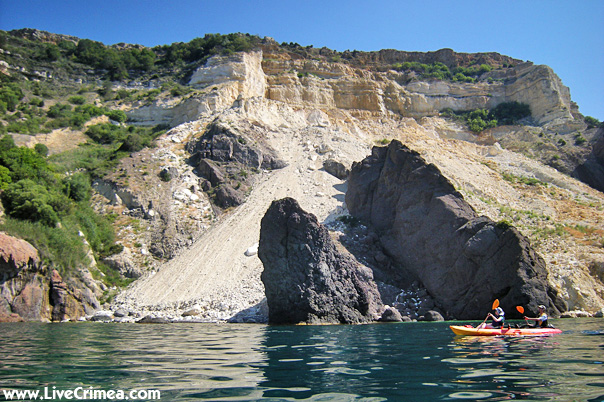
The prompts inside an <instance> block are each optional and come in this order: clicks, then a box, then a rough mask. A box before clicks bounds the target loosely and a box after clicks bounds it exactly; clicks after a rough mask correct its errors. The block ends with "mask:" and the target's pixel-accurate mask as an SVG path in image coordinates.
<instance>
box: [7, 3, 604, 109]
mask: <svg viewBox="0 0 604 402" xmlns="http://www.w3.org/2000/svg"><path fill="white" fill-rule="evenodd" d="M18 28H37V29H41V30H45V31H50V32H54V33H62V34H68V35H74V36H78V37H80V38H88V39H93V40H97V41H100V42H103V43H105V44H107V45H111V44H114V43H119V42H127V43H137V44H142V45H146V46H155V45H162V44H170V43H173V42H188V41H190V40H191V39H193V38H195V37H200V36H203V35H204V34H206V33H221V34H227V33H231V32H243V33H249V34H255V35H259V36H262V37H263V36H270V37H272V38H274V39H275V40H276V41H277V42H279V43H281V42H296V43H299V44H301V45H303V46H307V45H313V46H314V47H323V46H326V47H328V48H330V49H334V50H338V51H344V50H364V51H371V50H380V49H398V50H409V51H434V50H438V49H442V48H451V49H453V50H455V51H458V52H490V51H494V52H498V53H502V54H506V55H508V56H511V57H514V58H517V59H521V60H530V61H532V62H534V63H536V64H547V65H549V66H550V67H552V68H553V69H554V71H555V72H556V73H557V74H558V75H559V76H560V78H561V79H562V82H563V83H564V84H565V85H566V86H568V87H569V88H570V91H571V97H572V99H573V100H574V101H575V102H577V103H578V105H579V110H580V111H581V113H583V114H584V115H588V116H593V117H596V118H598V119H599V120H604V0H580V1H570V0H564V1H562V0H550V1H546V0H521V1H515V0H496V1H492V0H477V1H463V0H415V1H393V0H391V1H379V0H374V1H369V0H362V1H361V0H347V1H339V0H337V1H327V0H324V1H316V0H307V1H299V2H298V1H296V2H295V1H287V0H280V1H279V0H266V1H263V0H247V1H245V0H230V1H228V0H223V1H217V0H169V1H159V0H117V1H116V0H102V1H100V0H99V1H94V0H56V1H52V0H44V1H41V0H0V29H2V30H11V29H18Z"/></svg>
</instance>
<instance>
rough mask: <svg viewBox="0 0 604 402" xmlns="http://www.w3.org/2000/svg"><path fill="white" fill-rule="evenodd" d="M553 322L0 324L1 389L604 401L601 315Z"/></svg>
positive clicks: (217, 396) (222, 396) (189, 397)
mask: <svg viewBox="0 0 604 402" xmlns="http://www.w3.org/2000/svg"><path fill="white" fill-rule="evenodd" d="M556 324H557V326H558V327H559V328H561V329H563V330H564V331H565V332H564V333H563V334H560V335H555V336H550V337H540V338H473V337H456V336H455V335H453V333H452V332H451V331H450V330H449V328H448V325H449V323H403V324H375V325H361V326H266V325H234V324H228V325H214V324H167V325H141V324H101V323H77V324H32V323H17V324H0V389H3V390H6V389H20V390H26V389H43V388H44V387H47V388H52V387H55V389H57V390H68V389H75V388H76V387H78V386H81V387H85V388H87V389H89V387H93V388H94V389H104V390H110V389H121V390H134V389H138V390H140V389H145V390H150V389H157V390H160V391H161V400H162V401H194V400H214V401H255V400H267V401H293V400H306V401H440V400H474V401H500V400H510V399H517V400H533V401H604V320H602V319H580V320H570V319H569V320H556ZM1 399H3V395H2V394H1V393H0V400H1ZM64 400H65V399H64Z"/></svg>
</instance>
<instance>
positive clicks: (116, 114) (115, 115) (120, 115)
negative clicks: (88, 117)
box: [105, 110, 128, 123]
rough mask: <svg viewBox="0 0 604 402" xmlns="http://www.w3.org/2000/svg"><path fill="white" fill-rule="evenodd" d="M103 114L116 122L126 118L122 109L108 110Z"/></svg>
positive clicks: (123, 120) (122, 121) (121, 121)
mask: <svg viewBox="0 0 604 402" xmlns="http://www.w3.org/2000/svg"><path fill="white" fill-rule="evenodd" d="M105 115H106V116H107V117H109V118H110V119H111V120H113V121H117V122H118V123H124V122H125V121H126V120H127V119H128V116H126V113H124V111H123V110H109V111H106V112H105Z"/></svg>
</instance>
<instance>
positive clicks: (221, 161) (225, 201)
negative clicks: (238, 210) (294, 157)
mask: <svg viewBox="0 0 604 402" xmlns="http://www.w3.org/2000/svg"><path fill="white" fill-rule="evenodd" d="M247 124H250V123H247ZM256 131H257V127H256V126H253V125H252V124H250V125H249V127H243V128H233V127H231V126H229V125H228V124H224V123H220V122H214V123H213V124H211V125H210V126H209V128H208V130H207V132H206V133H205V134H204V135H203V136H202V137H201V138H199V139H197V140H195V141H192V142H190V143H189V144H187V151H188V152H189V153H191V155H192V156H191V159H190V163H192V164H193V165H195V166H196V168H197V174H199V175H200V176H201V177H203V178H204V179H205V180H206V181H205V182H204V183H203V184H202V188H203V189H204V191H206V192H209V193H210V194H211V198H212V201H213V202H214V203H215V204H216V205H217V206H219V207H221V208H229V207H235V206H238V205H241V204H242V203H243V202H244V201H245V197H246V193H247V192H248V191H249V189H250V180H249V179H250V177H251V174H252V172H255V171H257V169H280V168H283V167H285V162H283V161H282V160H281V159H279V158H278V157H277V153H276V152H275V151H274V150H273V149H272V148H271V147H270V146H269V145H268V144H267V143H266V141H265V140H264V138H263V136H262V133H257V132H256Z"/></svg>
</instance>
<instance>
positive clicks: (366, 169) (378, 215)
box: [346, 141, 564, 319]
mask: <svg viewBox="0 0 604 402" xmlns="http://www.w3.org/2000/svg"><path fill="white" fill-rule="evenodd" d="M346 204H347V205H348V209H349V211H350V213H351V214H352V215H353V216H355V217H357V218H359V219H360V220H362V221H363V222H366V223H368V224H370V225H371V226H372V227H373V228H374V230H375V231H376V232H377V233H378V235H379V237H380V241H381V243H382V245H383V247H384V249H385V252H386V253H387V254H388V255H389V256H391V257H392V258H393V259H394V260H395V261H396V263H397V265H398V267H399V269H400V270H402V271H403V275H402V277H404V278H407V279H408V282H411V281H414V280H419V281H420V282H421V283H422V284H423V285H424V286H425V287H426V289H427V290H428V291H429V292H430V294H431V295H432V296H433V297H434V298H435V299H436V300H437V302H438V304H439V305H441V306H442V307H444V308H445V309H446V310H448V313H449V314H450V315H452V316H453V317H455V318H458V319H476V318H482V317H484V316H485V315H486V314H487V312H488V311H489V310H490V306H491V304H492V302H493V299H495V298H499V299H500V302H501V305H502V306H503V308H504V309H507V310H508V311H510V312H512V311H513V310H514V306H515V305H524V306H525V308H527V309H528V310H529V311H535V312H536V311H537V305H539V304H545V305H547V306H548V307H549V312H550V313H551V314H556V313H558V312H559V311H560V310H562V309H564V306H563V304H562V303H560V302H558V299H557V297H556V293H555V292H554V291H553V290H552V289H550V287H549V285H548V281H547V271H546V269H545V262H544V261H543V259H542V258H541V257H540V256H539V255H538V254H537V253H536V252H535V250H533V248H532V247H531V246H530V244H529V242H528V240H527V239H526V238H525V237H524V236H523V235H522V234H521V233H519V232H518V231H517V230H516V229H515V228H513V227H511V226H509V225H506V224H503V223H501V224H496V223H495V222H493V221H492V220H490V219H489V218H487V217H483V216H478V215H477V214H476V212H475V211H474V209H473V208H472V207H471V206H470V205H469V204H468V203H467V202H466V201H465V200H464V199H463V196H462V195H461V194H460V193H459V192H457V191H456V190H455V188H454V186H453V184H451V182H450V181H449V180H448V179H447V178H445V177H444V176H443V175H442V174H441V173H440V171H439V170H438V168H437V167H436V166H434V165H432V164H428V163H426V161H425V160H424V159H423V158H422V157H421V156H420V155H419V154H418V153H417V152H415V151H412V150H410V149H408V148H407V147H405V146H404V145H402V144H401V143H400V142H398V141H392V143H391V144H390V145H389V146H388V147H374V148H373V151H372V154H371V156H369V157H367V158H365V159H364V160H363V161H362V162H356V163H354V164H353V166H352V169H351V173H350V176H349V183H348V192H347V193H346ZM398 285H399V286H401V287H404V286H405V285H406V283H401V284H398Z"/></svg>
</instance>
